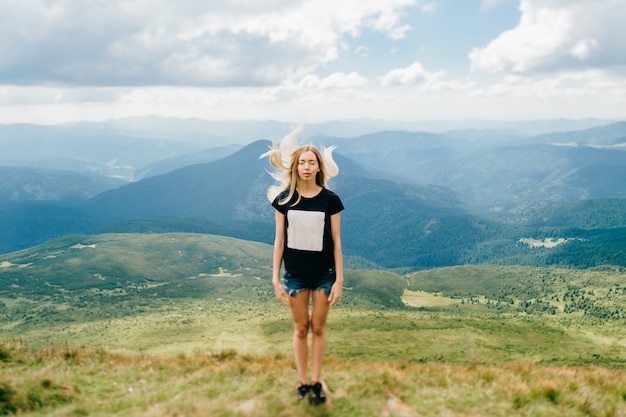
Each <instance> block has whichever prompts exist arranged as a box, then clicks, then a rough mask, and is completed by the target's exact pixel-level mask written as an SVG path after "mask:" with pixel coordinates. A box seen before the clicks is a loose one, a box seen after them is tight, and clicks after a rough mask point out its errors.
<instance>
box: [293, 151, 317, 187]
mask: <svg viewBox="0 0 626 417" xmlns="http://www.w3.org/2000/svg"><path fill="white" fill-rule="evenodd" d="M318 172H320V165H319V162H318V161H317V156H316V155H315V154H314V153H313V152H312V151H306V152H303V153H302V154H301V155H300V158H299V159H298V176H299V177H300V179H301V180H302V181H309V180H315V176H316V175H317V173H318Z"/></svg>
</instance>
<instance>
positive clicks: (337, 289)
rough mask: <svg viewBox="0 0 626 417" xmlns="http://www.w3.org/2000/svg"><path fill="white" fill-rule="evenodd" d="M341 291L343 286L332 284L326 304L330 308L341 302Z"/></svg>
mask: <svg viewBox="0 0 626 417" xmlns="http://www.w3.org/2000/svg"><path fill="white" fill-rule="evenodd" d="M342 291H343V284H338V283H336V282H335V283H334V284H333V286H332V287H331V289H330V294H329V295H328V302H329V303H330V306H331V307H332V306H334V305H335V304H337V303H338V302H339V300H341V293H342Z"/></svg>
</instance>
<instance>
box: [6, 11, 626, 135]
mask: <svg viewBox="0 0 626 417" xmlns="http://www.w3.org/2000/svg"><path fill="white" fill-rule="evenodd" d="M624 19H626V2H624V1H623V0H385V1H380V0H341V1H337V0H229V1H210V2H208V1H207V2H205V1H196V0H176V1H172V0H108V1H101V0H19V1H11V0H9V1H2V2H0V123H16V122H35V123H65V122H72V121H80V120H104V119H110V118H123V117H128V116H137V115H149V114H157V115H162V116H170V117H181V118H185V117H199V118H204V119H210V120H236V119H272V120H281V121H288V122H294V123H297V122H303V123H307V122H321V121H328V120H342V119H354V118H373V119H384V120H401V121H420V120H467V119H486V120H529V119H549V118H569V119H580V118H602V119H626V32H625V31H623V30H622V25H623V21H624Z"/></svg>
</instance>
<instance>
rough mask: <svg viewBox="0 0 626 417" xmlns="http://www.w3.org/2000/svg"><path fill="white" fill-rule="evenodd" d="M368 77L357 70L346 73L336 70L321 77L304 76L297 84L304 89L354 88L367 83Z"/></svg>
mask: <svg viewBox="0 0 626 417" xmlns="http://www.w3.org/2000/svg"><path fill="white" fill-rule="evenodd" d="M367 83H368V82H367V78H365V77H362V76H361V75H359V74H357V73H356V72H351V73H349V74H345V73H342V72H336V73H334V74H331V75H329V76H328V77H325V78H320V77H318V76H317V75H314V74H309V75H306V76H304V77H303V78H302V79H301V80H300V82H299V83H298V84H297V86H298V87H299V88H302V89H317V90H327V89H340V88H354V87H361V86H364V85H367Z"/></svg>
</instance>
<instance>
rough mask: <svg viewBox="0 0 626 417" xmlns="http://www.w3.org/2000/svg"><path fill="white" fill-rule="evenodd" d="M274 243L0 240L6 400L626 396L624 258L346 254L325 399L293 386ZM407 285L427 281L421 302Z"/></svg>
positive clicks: (442, 403) (354, 404)
mask: <svg viewBox="0 0 626 417" xmlns="http://www.w3.org/2000/svg"><path fill="white" fill-rule="evenodd" d="M94 245H95V246H94ZM270 259H271V247H269V246H268V245H263V244H259V243H253V242H243V241H238V240H236V239H230V238H222V237H218V236H208V235H193V234H169V235H100V236H70V237H65V238H61V239H57V240H54V241H50V242H48V243H46V244H44V245H40V246H38V247H35V248H31V249H29V250H24V251H20V252H16V253H13V254H7V255H3V256H1V257H0V265H1V266H0V332H1V334H2V339H0V415H2V414H3V413H5V414H7V413H8V414H12V413H18V414H20V415H27V416H43V415H50V416H83V415H89V416H110V415H120V416H122V415H124V416H130V415H132V416H135V415H139V416H141V415H145V416H157V417H158V416H174V415H186V416H203V415H211V416H231V415H254V416H280V415H285V416H287V415H289V416H291V415H311V416H325V415H360V416H380V415H389V416H393V415H420V416H440V415H451V416H478V415H481V416H485V415H487V416H491V415H493V416H525V417H526V416H542V417H543V416H561V415H568V416H603V417H606V416H620V415H624V413H625V412H626V409H625V398H626V386H625V378H626V376H625V374H626V372H625V371H624V369H625V368H624V365H625V364H626V349H625V347H626V345H625V344H624V340H626V326H625V325H624V324H625V322H624V321H625V320H624V316H623V309H624V307H625V306H626V303H625V300H626V285H624V284H623V283H624V281H623V278H624V270H623V269H621V268H615V267H604V268H596V269H594V270H574V269H556V268H532V267H517V266H506V267H503V266H489V265H483V266H464V267H455V268H443V269H438V270H432V271H422V272H418V273H413V274H409V275H406V276H401V275H398V274H395V273H391V272H385V271H370V270H353V269H348V270H346V281H345V282H346V288H345V290H344V297H343V299H342V301H341V303H340V305H339V306H338V307H335V308H333V309H332V310H331V313H330V316H329V320H328V326H327V338H328V347H327V354H328V360H327V364H326V366H325V380H326V383H327V384H328V387H329V389H330V391H331V402H330V404H329V405H328V406H326V407H323V408H320V409H314V408H311V407H309V406H307V405H305V404H297V403H296V402H295V401H294V400H293V391H294V387H295V385H294V384H295V382H296V379H295V374H294V371H293V368H294V364H293V360H292V359H291V334H292V325H291V320H290V316H289V311H288V310H287V309H286V308H285V307H283V306H282V305H280V304H279V303H278V302H277V301H276V300H275V298H274V295H273V290H272V287H271V285H270V265H269V260H270ZM405 290H410V291H422V292H423V293H422V295H423V296H422V298H421V299H419V298H418V299H414V300H413V301H414V302H415V303H417V304H416V307H413V308H411V307H407V306H405V305H404V303H403V301H402V300H403V296H404V295H405ZM438 299H440V300H438ZM420 300H421V301H420ZM441 300H445V301H446V302H445V303H444V302H438V301H441ZM545 306H547V307H548V308H543V307H545ZM539 307H542V308H539Z"/></svg>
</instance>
